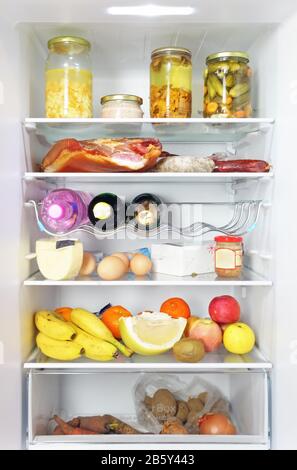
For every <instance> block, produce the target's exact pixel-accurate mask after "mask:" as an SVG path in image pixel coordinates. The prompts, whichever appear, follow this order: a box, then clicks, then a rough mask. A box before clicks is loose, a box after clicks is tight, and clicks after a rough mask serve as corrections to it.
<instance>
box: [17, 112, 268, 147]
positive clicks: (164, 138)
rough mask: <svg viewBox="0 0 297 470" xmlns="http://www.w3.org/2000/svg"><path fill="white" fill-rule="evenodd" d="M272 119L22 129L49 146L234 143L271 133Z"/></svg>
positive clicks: (69, 123)
mask: <svg viewBox="0 0 297 470" xmlns="http://www.w3.org/2000/svg"><path fill="white" fill-rule="evenodd" d="M273 124H274V119H272V118H244V119H236V118H232V119H229V118H213V119H208V118H180V119H179V118H133V119H111V118H89V119H80V118H77V119H60V118H58V119H53V118H26V119H25V120H24V122H23V125H24V128H25V129H26V130H27V131H28V132H29V133H32V132H34V133H36V135H37V136H42V137H43V138H44V139H45V140H46V141H47V142H48V143H49V144H53V143H54V142H56V141H57V140H60V139H64V138H69V137H73V138H76V139H98V138H104V137H106V138H120V137H123V136H125V137H135V136H138V137H152V138H157V139H160V140H161V142H162V143H174V142H176V143H178V142H193V143H201V142H206V143H211V142H220V143H221V142H238V141H240V140H241V139H243V138H244V137H246V136H247V135H249V134H257V133H258V134H259V133H267V132H268V131H269V130H272V128H273Z"/></svg>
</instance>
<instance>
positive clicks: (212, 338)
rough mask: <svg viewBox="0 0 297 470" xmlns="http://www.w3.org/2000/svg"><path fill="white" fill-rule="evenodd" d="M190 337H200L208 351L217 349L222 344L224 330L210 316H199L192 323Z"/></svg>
mask: <svg viewBox="0 0 297 470" xmlns="http://www.w3.org/2000/svg"><path fill="white" fill-rule="evenodd" d="M188 335H189V338H194V339H200V340H201V341H202V342H203V344H204V347H205V351H206V352H211V351H214V350H215V349H217V348H218V347H219V346H220V345H221V344H222V339H223V335H222V330H221V328H220V327H219V325H218V324H217V323H215V322H214V321H212V320H211V319H210V318H199V319H197V321H196V322H194V323H193V324H192V325H190V328H189V332H188Z"/></svg>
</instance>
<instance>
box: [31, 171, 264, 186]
mask: <svg viewBox="0 0 297 470" xmlns="http://www.w3.org/2000/svg"><path fill="white" fill-rule="evenodd" d="M272 177H273V172H272V171H270V172H269V173H153V172H147V173H40V172H27V173H25V174H24V180H25V181H34V180H40V181H46V182H48V183H54V184H56V185H65V184H69V183H104V182H106V183H107V182H108V183H199V184H201V183H207V184H210V183H214V184H217V183H223V184H224V183H233V182H240V181H246V180H247V181H253V180H259V179H261V180H262V179H264V180H269V179H270V178H272Z"/></svg>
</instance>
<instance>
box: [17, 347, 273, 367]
mask: <svg viewBox="0 0 297 470" xmlns="http://www.w3.org/2000/svg"><path fill="white" fill-rule="evenodd" d="M271 368H272V363H271V362H270V361H268V360H267V359H266V358H265V356H264V355H263V354H262V353H261V351H260V350H259V349H258V348H257V347H255V348H254V349H253V351H252V352H251V353H249V354H244V355H239V354H231V353H228V351H226V349H225V348H224V347H223V346H222V347H221V348H220V349H219V350H218V351H215V352H212V353H207V354H206V355H205V357H204V358H203V360H202V361H200V362H198V363H195V364H192V363H187V362H177V361H176V359H175V358H174V355H173V353H172V352H170V351H169V352H167V353H164V354H160V355H158V356H140V355H139V354H133V356H131V357H130V358H127V357H124V356H123V355H119V356H118V357H117V358H116V359H114V360H113V361H107V362H98V361H92V360H90V359H87V358H85V357H81V358H79V359H76V360H74V361H57V360H55V359H50V358H48V357H46V356H45V355H44V354H42V353H41V351H40V350H39V349H38V348H35V349H34V351H33V352H32V354H31V355H30V356H29V358H28V359H27V361H26V362H25V363H24V369H30V370H31V369H46V370H53V369H59V370H64V371H65V370H69V371H77V370H84V371H85V370H91V369H92V370H97V371H100V370H101V371H105V372H112V371H115V372H122V371H127V372H128V371H132V372H133V371H134V372H135V371H147V372H148V371H149V372H154V371H162V372H165V371H167V372H169V371H170V372H174V371H175V372H199V371H209V370H212V371H227V372H228V371H230V370H232V371H239V372H243V371H249V370H252V369H260V370H269V369H271Z"/></svg>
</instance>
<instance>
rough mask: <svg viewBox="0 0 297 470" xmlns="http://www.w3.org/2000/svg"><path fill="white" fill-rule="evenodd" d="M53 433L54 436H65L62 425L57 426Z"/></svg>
mask: <svg viewBox="0 0 297 470" xmlns="http://www.w3.org/2000/svg"><path fill="white" fill-rule="evenodd" d="M52 434H53V436H64V433H63V431H62V429H61V427H60V426H56V427H55V429H54V430H53V433H52Z"/></svg>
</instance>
